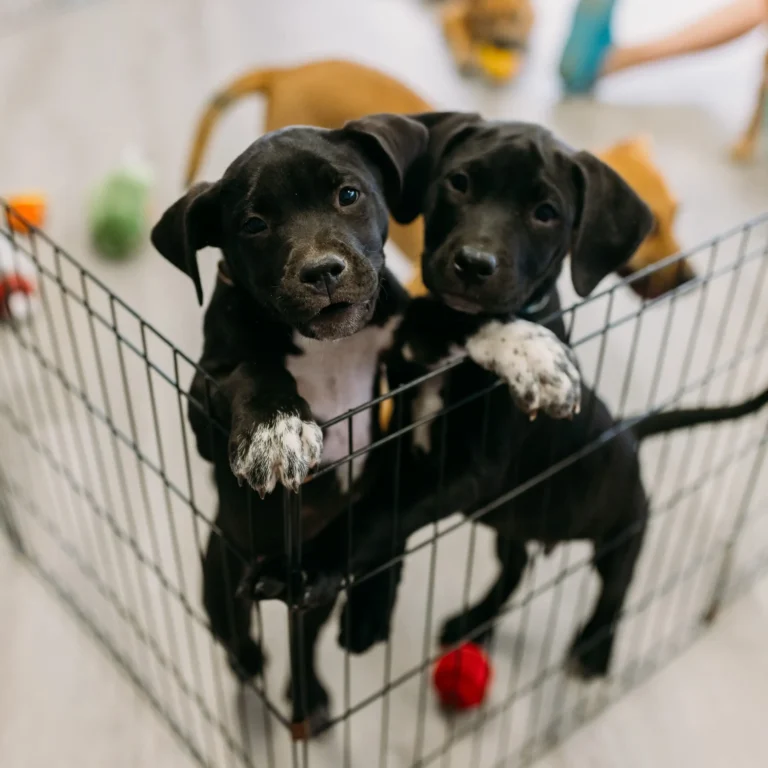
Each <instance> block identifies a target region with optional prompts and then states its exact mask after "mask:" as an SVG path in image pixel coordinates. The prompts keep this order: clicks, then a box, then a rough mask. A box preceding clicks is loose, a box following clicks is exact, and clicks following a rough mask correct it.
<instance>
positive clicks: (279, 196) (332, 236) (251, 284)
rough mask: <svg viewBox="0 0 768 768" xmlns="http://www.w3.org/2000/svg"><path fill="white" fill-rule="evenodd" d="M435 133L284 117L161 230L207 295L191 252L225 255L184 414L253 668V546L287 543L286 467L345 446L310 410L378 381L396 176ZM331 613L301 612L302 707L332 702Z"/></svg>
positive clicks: (215, 606) (209, 603)
mask: <svg viewBox="0 0 768 768" xmlns="http://www.w3.org/2000/svg"><path fill="white" fill-rule="evenodd" d="M426 142H427V131H426V129H425V128H424V127H423V126H422V125H421V124H419V123H418V122H415V121H412V120H409V119H407V118H404V117H395V116H391V117H379V118H373V119H369V120H361V121H358V122H355V123H352V124H350V125H348V126H347V127H346V128H345V129H343V130H335V131H327V130H320V129H315V128H305V127H296V128H288V129H284V130H281V131H276V132H274V133H271V134H268V135H266V136H264V137H262V138H260V139H258V140H257V141H256V142H254V143H253V144H252V145H251V146H250V147H249V148H248V149H247V150H246V151H245V152H244V153H243V154H242V155H240V157H238V158H237V159H236V160H235V161H234V162H233V163H232V164H231V165H230V166H229V168H228V169H227V170H226V172H225V173H224V175H223V177H222V178H221V180H219V181H217V182H215V183H213V184H205V183H204V184H198V185H196V186H195V187H193V188H192V189H190V191H189V192H188V193H187V194H186V195H185V196H184V197H183V198H181V199H180V200H179V201H178V202H177V203H175V204H174V205H173V206H171V208H169V209H168V210H167V211H166V213H165V214H164V215H163V217H162V219H161V220H160V222H159V223H158V224H157V225H156V226H155V228H154V229H153V231H152V242H153V243H154V245H155V247H156V248H157V250H158V251H160V253H161V254H162V255H163V256H165V257H166V258H167V259H168V260H169V261H171V262H172V263H173V264H175V265H176V266H177V267H178V268H179V269H181V270H182V271H184V272H185V273H187V274H188V275H189V276H190V277H191V278H192V280H193V281H194V283H195V287H196V289H197V294H198V298H199V299H200V300H201V301H202V287H201V283H200V276H199V272H198V266H197V251H198V250H200V249H202V248H204V247H205V246H215V247H218V248H220V249H221V251H222V253H223V257H224V258H223V262H222V264H221V265H220V269H219V279H218V281H217V285H216V289H215V291H214V293H213V296H212V299H211V302H210V305H209V307H208V309H207V311H206V314H205V323H204V335H205V341H204V350H203V356H202V359H201V361H200V370H199V371H198V373H197V374H196V376H195V378H194V381H193V383H192V388H191V393H190V407H189V418H190V421H191V424H192V427H193V431H194V434H195V437H196V440H197V447H198V450H199V452H200V454H201V455H202V456H203V457H204V458H206V459H207V460H209V461H211V462H213V464H214V474H215V482H216V487H217V490H218V495H219V508H218V514H217V516H216V525H215V528H214V529H213V530H212V532H211V535H210V539H209V542H208V547H207V551H206V555H205V559H204V563H203V582H204V583H203V599H204V604H205V608H206V610H207V613H208V616H209V618H210V622H211V629H212V631H213V633H214V634H215V635H216V637H218V638H219V639H220V640H221V641H222V643H223V644H224V645H225V647H226V648H227V650H228V652H229V658H230V663H231V665H232V667H233V669H234V670H235V671H236V673H237V674H238V675H239V676H240V677H241V678H243V679H247V678H250V677H252V676H254V675H256V674H258V673H259V672H260V670H261V667H262V652H261V648H260V647H259V645H258V644H257V643H256V642H255V641H254V640H253V639H252V637H251V634H250V627H251V606H250V601H248V600H246V599H242V598H238V597H236V594H235V593H236V589H237V586H238V583H239V582H240V580H241V578H242V575H243V571H244V567H245V564H246V563H247V562H248V560H249V559H250V558H251V557H254V556H258V555H260V554H263V553H268V554H272V553H275V552H283V551H285V541H284V525H283V514H282V495H281V494H274V495H266V494H268V493H269V492H270V491H271V490H272V489H274V487H275V485H276V484H277V483H278V482H280V483H282V484H283V485H286V486H288V487H291V488H294V489H295V488H297V487H298V485H299V484H300V483H302V482H303V480H304V479H305V477H306V475H307V473H308V472H309V470H310V469H311V468H312V467H313V466H316V465H317V464H319V462H320V460H321V455H322V456H323V460H324V461H325V462H329V461H333V460H334V459H338V458H340V457H341V455H346V453H347V450H348V448H347V444H346V440H345V437H346V435H345V434H344V433H343V427H342V435H341V436H339V434H338V430H331V431H330V432H329V433H326V434H325V435H323V433H322V430H321V429H320V428H319V427H318V426H317V424H316V420H320V419H327V418H330V417H332V416H335V415H337V414H338V413H340V412H342V411H344V410H346V409H347V408H351V407H354V406H356V405H359V404H361V403H363V402H365V401H367V400H369V399H370V398H371V397H372V396H373V394H374V389H373V387H374V381H375V372H376V370H377V369H378V355H379V352H380V351H381V350H382V349H383V348H385V347H386V346H388V345H389V344H390V343H391V330H392V322H393V319H394V318H395V317H397V316H398V315H399V314H400V313H401V312H402V310H403V308H404V306H405V302H406V300H407V296H406V294H405V292H404V291H403V289H402V288H401V287H400V285H399V284H398V283H397V281H396V280H395V279H394V278H393V277H392V275H391V274H389V272H388V271H387V270H386V269H385V267H384V252H383V246H384V242H385V240H386V238H387V222H388V212H389V211H388V209H391V210H392V211H393V212H396V211H397V210H398V206H399V201H400V197H401V186H402V180H403V178H404V176H405V174H406V172H407V169H408V167H409V165H410V164H411V163H412V162H413V161H414V160H415V159H416V158H417V157H419V156H420V154H421V153H422V152H423V151H424V149H425V147H426ZM334 339H340V341H337V342H336V343H330V340H334ZM366 416H367V414H362V415H361V418H359V419H357V420H356V422H357V424H356V426H358V427H359V430H360V431H359V433H358V434H355V436H354V438H355V441H356V447H361V446H363V445H365V444H367V441H370V440H371V439H372V436H373V435H374V430H375V424H373V423H372V420H371V419H370V417H368V418H366ZM358 441H359V442H358ZM323 443H325V444H323ZM360 469H361V467H359V466H356V467H355V470H356V472H357V473H359V470H360ZM338 475H339V476H338V478H337V477H336V476H335V475H333V474H329V475H326V476H324V477H323V478H320V479H319V480H318V482H315V483H312V484H311V485H310V486H308V487H307V491H306V492H305V493H304V497H303V501H304V504H303V509H302V534H303V536H304V537H305V538H306V539H308V540H309V539H312V537H313V536H315V535H316V534H317V533H318V531H320V530H322V528H323V526H325V525H326V524H327V523H328V522H330V521H331V520H333V517H334V516H335V515H336V514H338V512H339V511H340V510H342V509H344V504H343V501H342V498H343V491H344V490H345V488H344V485H343V484H344V482H345V481H346V480H347V478H348V473H347V472H346V471H345V472H343V473H338ZM243 481H245V483H246V485H243ZM252 489H253V490H252ZM254 490H255V491H257V493H258V495H257V494H255V493H254ZM327 613H328V611H327V610H326V608H325V607H322V608H320V609H318V610H317V611H315V612H312V613H310V614H308V615H307V617H306V619H305V622H304V637H303V638H301V642H303V643H304V645H305V647H306V648H307V649H308V652H307V653H301V652H297V653H294V654H292V657H293V658H294V659H299V658H302V659H303V660H304V664H303V668H301V669H299V668H296V667H294V669H293V670H292V675H293V677H294V679H296V678H297V677H301V679H303V680H304V681H305V682H306V683H307V686H308V689H307V691H306V697H302V699H301V701H295V702H294V719H295V721H297V722H302V721H304V720H305V719H306V718H308V717H311V716H317V717H322V716H323V711H324V708H325V703H326V701H327V694H326V693H325V690H324V689H323V686H322V685H321V683H320V681H319V680H318V679H317V677H316V675H315V672H314V661H313V658H312V653H311V651H312V649H313V646H314V639H315V635H316V633H317V631H318V629H319V627H321V626H322V624H323V622H324V621H325V619H326V618H327Z"/></svg>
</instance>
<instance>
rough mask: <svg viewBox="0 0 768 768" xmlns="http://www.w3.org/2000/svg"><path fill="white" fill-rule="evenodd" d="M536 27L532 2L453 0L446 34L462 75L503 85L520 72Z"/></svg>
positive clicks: (448, 8) (445, 14)
mask: <svg viewBox="0 0 768 768" xmlns="http://www.w3.org/2000/svg"><path fill="white" fill-rule="evenodd" d="M532 26H533V7H532V5H531V2H530V0H453V2H451V3H449V4H448V5H447V6H446V7H445V9H444V11H443V32H444V34H445V37H446V40H447V41H448V46H449V47H450V49H451V53H452V54H453V57H454V59H455V60H456V63H457V64H458V67H459V69H460V70H461V71H462V72H467V73H470V74H471V73H474V72H479V73H480V74H482V75H484V76H485V77H486V78H487V79H488V80H490V81H492V82H496V83H504V82H507V81H509V80H511V79H512V78H514V77H515V76H516V75H517V74H518V72H519V71H520V69H521V67H522V64H523V59H524V55H525V49H526V46H527V45H528V37H529V36H530V33H531V27H532Z"/></svg>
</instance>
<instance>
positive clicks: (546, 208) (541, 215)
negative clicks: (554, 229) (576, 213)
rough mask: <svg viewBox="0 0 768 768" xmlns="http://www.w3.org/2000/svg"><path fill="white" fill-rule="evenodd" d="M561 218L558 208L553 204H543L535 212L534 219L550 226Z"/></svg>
mask: <svg viewBox="0 0 768 768" xmlns="http://www.w3.org/2000/svg"><path fill="white" fill-rule="evenodd" d="M559 216H560V214H559V213H558V212H557V208H555V206H554V205H552V204H551V203H541V204H540V205H537V206H536V208H534V210H533V218H534V219H536V221H538V222H541V223H542V224H549V223H550V222H552V221H554V220H555V219H557V218H559Z"/></svg>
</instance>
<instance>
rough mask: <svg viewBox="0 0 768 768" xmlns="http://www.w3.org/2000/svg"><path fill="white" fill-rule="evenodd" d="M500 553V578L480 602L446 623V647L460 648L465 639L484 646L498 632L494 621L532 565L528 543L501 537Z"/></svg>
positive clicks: (442, 635)
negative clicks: (527, 550) (529, 564)
mask: <svg viewBox="0 0 768 768" xmlns="http://www.w3.org/2000/svg"><path fill="white" fill-rule="evenodd" d="M496 554H497V556H498V558H499V563H500V564H501V573H500V574H499V577H498V579H497V580H496V582H495V583H494V584H493V586H491V588H490V589H489V590H488V592H487V593H486V595H485V597H483V599H482V600H480V602H479V603H476V604H475V605H473V606H472V607H471V608H469V609H468V610H467V611H464V612H462V613H459V614H456V615H455V616H453V617H452V618H450V619H448V621H446V622H445V624H444V625H443V630H442V632H441V633H440V643H441V644H442V645H456V644H457V643H459V642H460V641H462V640H464V639H467V640H471V641H472V642H475V643H479V644H481V645H482V644H486V643H487V642H488V641H489V640H490V639H491V637H492V635H493V632H494V630H495V629H496V627H495V623H494V621H493V620H494V619H495V618H496V616H497V615H498V613H499V610H500V609H501V606H502V605H504V603H505V602H506V601H507V600H508V599H509V597H510V596H511V595H512V593H513V592H514V591H515V590H516V589H517V587H518V585H519V584H520V580H521V579H522V577H523V573H525V566H526V565H527V564H528V553H527V552H526V550H525V544H523V543H522V542H520V541H515V540H512V539H504V538H502V537H501V536H497V537H496Z"/></svg>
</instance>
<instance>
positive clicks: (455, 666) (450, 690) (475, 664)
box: [432, 643, 492, 709]
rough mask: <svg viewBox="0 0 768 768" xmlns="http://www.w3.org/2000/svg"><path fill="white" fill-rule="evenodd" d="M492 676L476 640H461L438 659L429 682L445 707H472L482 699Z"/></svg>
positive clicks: (484, 655)
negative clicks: (474, 641) (460, 643)
mask: <svg viewBox="0 0 768 768" xmlns="http://www.w3.org/2000/svg"><path fill="white" fill-rule="evenodd" d="M491 677H492V675H491V664H490V661H489V660H488V656H487V655H486V653H485V651H484V650H483V649H482V648H481V647H480V646H479V645H475V643H464V645H460V646H459V647H458V648H456V649H454V650H452V651H449V652H448V653H446V654H445V655H444V656H442V657H441V658H440V659H438V660H437V663H436V664H435V669H434V672H433V674H432V682H433V683H434V686H435V690H436V691H437V695H438V697H439V698H440V703H441V704H442V705H443V706H444V707H447V708H450V709H472V708H474V707H477V706H479V705H480V704H482V703H483V700H484V699H485V695H486V693H487V692H488V687H489V685H490V682H491Z"/></svg>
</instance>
